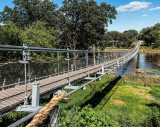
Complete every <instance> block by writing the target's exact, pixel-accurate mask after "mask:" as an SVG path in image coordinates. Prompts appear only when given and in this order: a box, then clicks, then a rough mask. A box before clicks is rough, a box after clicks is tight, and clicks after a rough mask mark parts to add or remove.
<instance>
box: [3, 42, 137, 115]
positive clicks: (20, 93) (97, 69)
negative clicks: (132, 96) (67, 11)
mask: <svg viewBox="0 0 160 127" xmlns="http://www.w3.org/2000/svg"><path fill="white" fill-rule="evenodd" d="M138 50H139V44H138V43H137V45H136V46H135V47H134V48H132V49H130V50H127V51H88V50H69V49H51V48H37V47H27V46H26V45H24V46H11V45H0V51H1V52H2V53H5V52H15V51H16V52H17V53H20V52H22V54H23V55H22V56H23V61H18V62H19V63H21V65H23V66H22V67H23V68H22V69H21V70H23V71H22V72H21V74H20V75H22V76H23V77H24V78H22V79H23V81H19V82H18V83H17V82H16V81H15V80H13V78H12V80H11V79H10V78H5V77H4V76H3V73H4V71H3V69H4V68H5V67H4V66H7V64H10V63H9V62H8V63H7V64H6V63H1V66H0V68H1V79H2V80H1V84H3V85H2V86H0V89H1V91H0V113H1V115H2V114H4V113H5V112H8V111H10V110H12V109H14V108H16V107H17V106H19V105H20V104H22V103H24V105H28V104H29V103H28V100H29V99H31V98H33V96H31V94H33V83H35V82H38V86H39V87H40V92H39V94H40V96H41V97H42V96H44V95H47V94H52V93H54V92H55V91H57V90H59V89H72V91H71V92H69V93H67V95H66V96H68V95H70V94H72V93H73V92H75V91H77V90H79V89H81V88H84V87H85V85H87V84H89V83H90V82H93V81H95V80H97V79H99V78H100V77H102V76H103V75H106V74H109V73H110V72H111V71H115V69H116V68H119V67H120V66H122V65H124V64H125V63H127V62H128V61H130V60H131V59H132V58H133V57H134V56H135V55H136V54H137V52H138ZM34 53H37V54H38V53H47V54H48V53H49V54H56V55H55V56H57V58H58V59H57V60H56V61H53V63H54V65H53V69H52V72H53V70H54V68H55V64H56V68H57V69H56V70H55V74H51V73H50V74H49V75H47V76H46V75H41V74H39V76H37V77H36V78H33V77H34V76H35V73H36V72H38V71H41V70H40V69H38V70H34V71H36V72H33V70H32V68H31V64H33V60H31V58H32V57H34ZM75 54H77V56H78V57H75V56H76V55H75ZM32 55H33V56H32ZM50 56H51V55H50ZM60 56H62V62H63V61H66V62H65V63H63V64H62V63H60ZM29 57H30V58H29ZM54 58H55V57H54ZM82 59H83V60H82ZM41 63H44V62H41ZM15 64H16V62H15V63H14V62H13V63H12V66H13V65H15ZM61 64H62V65H61ZM36 65H37V64H36ZM79 65H81V66H79ZM18 66H19V65H18ZM78 66H79V67H78ZM62 67H63V68H64V67H65V68H66V69H61V68H62ZM13 69H15V67H14V66H13V67H12V70H13ZM41 69H43V67H42V68H41ZM12 70H7V71H5V72H6V73H4V74H6V75H7V74H8V73H7V72H8V71H12ZM21 70H20V71H21ZM62 72H63V73H62ZM93 74H97V75H100V76H98V77H97V78H95V77H91V76H92V75H93ZM20 75H19V76H20ZM6 77H7V76H6ZM16 79H18V77H16ZM22 79H21V80H22ZM82 79H85V80H89V82H88V83H86V84H84V85H82V86H73V85H72V83H73V82H75V81H78V80H82ZM8 80H10V81H8ZM17 84H18V85H17Z"/></svg>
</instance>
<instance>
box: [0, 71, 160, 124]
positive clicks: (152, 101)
mask: <svg viewBox="0 0 160 127" xmlns="http://www.w3.org/2000/svg"><path fill="white" fill-rule="evenodd" d="M84 83H86V81H82V82H80V83H79V84H77V85H82V84H84ZM159 83H160V76H147V75H137V74H128V75H127V76H125V77H124V78H120V77H114V76H113V75H106V76H104V77H103V78H102V80H99V81H97V84H96V86H97V87H96V91H95V90H94V88H95V85H94V82H93V83H91V84H89V85H87V89H86V90H78V91H77V92H75V93H73V94H72V95H70V101H69V104H67V100H62V101H61V102H60V103H58V105H59V106H60V110H61V112H62V111H65V112H66V113H65V114H68V113H69V116H72V115H73V114H72V109H73V108H74V107H81V108H82V110H80V111H79V112H77V111H75V112H74V113H76V114H77V115H78V116H79V113H80V114H86V115H85V118H86V119H88V116H87V115H90V116H91V114H90V112H88V113H84V112H85V110H83V108H84V107H86V106H88V104H89V105H91V107H92V108H93V110H94V111H95V112H94V111H92V112H94V114H93V116H94V115H95V114H97V113H100V114H101V116H102V117H103V115H102V114H104V115H105V117H108V116H109V117H110V120H111V121H112V120H113V121H114V123H117V122H118V125H120V126H124V127H129V126H158V125H159V123H160V122H159V119H160V115H159V114H160V84H159ZM49 100H50V96H46V97H44V98H42V99H41V105H43V106H44V105H45V104H47V103H48V101H49ZM90 110H92V109H90ZM90 110H89V111H90ZM22 115H27V114H25V113H24V114H23V113H22V114H21V113H18V112H16V113H15V112H14V113H10V114H9V115H8V116H5V117H3V118H2V117H1V118H0V125H1V124H3V123H5V122H4V121H8V122H6V125H8V123H10V122H13V121H15V120H16V119H20V117H21V116H22ZM61 117H63V120H65V119H66V118H67V116H66V118H64V116H63V115H61ZM94 117H95V118H96V119H100V118H97V117H98V115H95V116H94ZM91 118H92V117H91ZM80 119H81V122H84V121H85V120H86V119H83V117H81V118H80ZM62 122H63V121H62ZM64 122H67V121H64ZM77 122H78V121H77ZM95 123H96V122H95ZM66 124H67V123H66ZM25 125H26V123H25Z"/></svg>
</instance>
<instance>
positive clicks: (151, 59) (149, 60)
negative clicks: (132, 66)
mask: <svg viewBox="0 0 160 127" xmlns="http://www.w3.org/2000/svg"><path fill="white" fill-rule="evenodd" d="M158 64H160V55H158V54H144V53H142V54H140V60H139V69H148V70H160V67H159V66H158Z"/></svg>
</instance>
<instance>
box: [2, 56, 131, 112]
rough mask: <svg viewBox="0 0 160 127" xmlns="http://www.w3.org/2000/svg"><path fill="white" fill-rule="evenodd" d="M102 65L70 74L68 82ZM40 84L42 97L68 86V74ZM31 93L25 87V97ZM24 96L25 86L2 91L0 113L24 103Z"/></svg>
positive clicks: (90, 72)
mask: <svg viewBox="0 0 160 127" xmlns="http://www.w3.org/2000/svg"><path fill="white" fill-rule="evenodd" d="M129 55H130V54H127V55H125V56H123V57H120V58H118V59H116V60H112V61H109V62H106V63H103V65H104V67H105V68H107V67H110V66H113V65H115V64H117V60H118V61H119V62H123V60H124V58H127V57H128V56H129ZM101 67H102V64H99V65H95V66H91V67H88V68H84V69H81V70H77V71H73V72H70V81H71V82H73V81H76V80H79V79H82V78H84V77H86V76H87V75H88V70H89V74H94V73H96V72H98V71H99V70H101ZM38 82H39V83H40V95H44V94H46V93H48V92H51V91H53V90H56V89H58V88H62V87H64V86H65V85H67V84H68V73H65V74H62V75H58V76H54V77H50V78H46V79H42V80H39V81H38ZM31 92H32V85H31V84H28V85H27V95H28V96H29V95H30V94H31ZM24 96H25V85H21V86H17V87H14V88H9V89H6V90H3V91H0V112H1V113H2V112H5V111H8V110H10V109H12V108H15V107H16V106H18V105H19V104H21V103H23V102H24Z"/></svg>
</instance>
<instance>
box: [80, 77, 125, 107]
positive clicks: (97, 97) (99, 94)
mask: <svg viewBox="0 0 160 127" xmlns="http://www.w3.org/2000/svg"><path fill="white" fill-rule="evenodd" d="M121 78H122V77H120V76H119V77H116V78H115V79H114V80H113V81H111V82H110V83H109V85H107V86H106V87H105V88H104V89H103V90H102V91H98V92H96V93H95V94H94V96H93V97H92V98H91V99H89V100H88V101H87V102H85V103H84V104H82V105H81V107H84V106H86V105H88V104H90V105H92V107H93V108H95V107H96V106H97V105H98V104H99V103H100V102H101V101H102V100H103V98H104V97H105V96H106V94H108V93H109V92H110V91H111V90H112V89H113V87H114V86H115V85H116V84H117V83H118V81H119V80H120V79H121ZM114 92H115V90H114ZM112 94H113V93H112ZM109 98H110V97H109ZM109 98H108V99H107V101H108V100H109ZM107 101H105V102H107Z"/></svg>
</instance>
